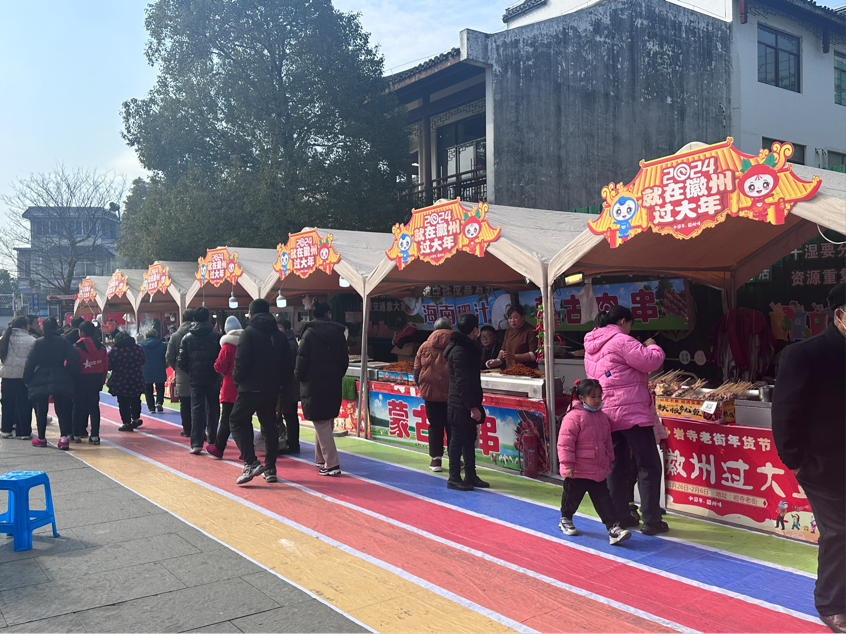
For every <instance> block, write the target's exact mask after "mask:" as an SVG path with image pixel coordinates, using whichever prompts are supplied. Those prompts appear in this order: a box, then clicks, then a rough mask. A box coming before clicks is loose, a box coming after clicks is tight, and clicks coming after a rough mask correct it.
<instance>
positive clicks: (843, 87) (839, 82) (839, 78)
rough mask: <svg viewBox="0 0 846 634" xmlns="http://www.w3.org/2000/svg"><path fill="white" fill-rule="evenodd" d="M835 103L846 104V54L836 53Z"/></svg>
mask: <svg viewBox="0 0 846 634" xmlns="http://www.w3.org/2000/svg"><path fill="white" fill-rule="evenodd" d="M834 103H839V104H840V105H841V106H846V55H844V54H843V53H837V52H835V53H834Z"/></svg>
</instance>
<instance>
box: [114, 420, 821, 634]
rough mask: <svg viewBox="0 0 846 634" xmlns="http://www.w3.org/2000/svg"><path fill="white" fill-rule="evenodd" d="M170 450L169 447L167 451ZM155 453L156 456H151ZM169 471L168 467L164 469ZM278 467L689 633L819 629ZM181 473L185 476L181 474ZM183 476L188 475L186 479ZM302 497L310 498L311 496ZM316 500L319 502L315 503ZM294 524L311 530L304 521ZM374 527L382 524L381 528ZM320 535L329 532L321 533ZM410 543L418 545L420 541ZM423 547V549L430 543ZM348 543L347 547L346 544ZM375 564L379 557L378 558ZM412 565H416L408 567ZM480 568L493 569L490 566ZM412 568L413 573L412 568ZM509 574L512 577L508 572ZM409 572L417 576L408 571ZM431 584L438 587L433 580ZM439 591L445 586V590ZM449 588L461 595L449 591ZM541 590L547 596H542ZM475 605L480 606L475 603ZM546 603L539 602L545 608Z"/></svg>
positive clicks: (460, 517) (470, 519)
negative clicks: (675, 625) (666, 620)
mask: <svg viewBox="0 0 846 634" xmlns="http://www.w3.org/2000/svg"><path fill="white" fill-rule="evenodd" d="M112 409H114V408H112ZM146 426H147V425H145V427H146ZM148 429H150V430H151V431H155V433H156V434H157V435H162V436H164V437H168V438H169V439H173V440H176V439H178V440H179V441H184V442H185V443H186V447H187V439H183V438H181V437H179V435H178V434H179V428H178V427H174V426H171V425H167V424H165V423H161V422H158V421H155V422H153V424H151V425H150V426H149V428H148ZM114 434H115V435H118V436H121V435H122V434H120V432H114ZM126 435H128V434H124V435H123V436H126ZM144 440H145V441H147V442H145V443H140V444H138V449H137V450H138V451H139V453H142V454H143V455H150V452H151V446H150V443H149V439H146V438H145V439H144ZM133 444H135V443H133ZM170 447H171V448H173V449H176V448H175V447H173V446H172V445H171V446H170ZM230 447H233V448H234V443H230ZM155 453H156V455H158V451H156V452H155ZM177 453H179V450H177ZM151 457H152V456H151ZM232 457H233V458H234V457H237V449H235V450H234V451H233V452H232ZM156 459H159V458H156ZM200 462H201V461H198V460H197V457H196V456H190V455H188V454H187V452H185V456H184V457H182V458H179V457H177V463H178V464H179V467H174V468H180V469H182V468H183V467H187V468H191V469H196V468H200V469H202V471H203V472H205V471H206V470H207V468H208V464H211V465H212V466H214V464H213V462H212V461H211V460H208V459H207V460H206V461H205V462H206V463H207V464H206V465H200ZM169 466H174V465H171V464H169ZM280 466H281V467H283V468H284V473H281V474H280V476H281V477H284V478H286V479H291V480H293V481H296V482H297V483H298V484H301V485H303V486H306V487H308V488H310V489H313V490H315V491H317V492H319V493H321V494H324V495H327V496H330V497H334V498H336V499H339V500H343V501H345V502H348V503H350V504H352V505H355V506H358V507H361V508H363V509H367V510H370V511H372V512H376V513H380V514H382V515H385V516H388V517H391V518H392V519H395V520H397V521H399V522H403V523H405V524H407V525H410V526H414V527H417V528H419V529H421V530H423V531H426V532H429V533H432V534H435V535H441V536H443V537H444V538H445V539H448V540H450V541H453V542H456V543H459V544H461V545H464V546H468V547H471V548H474V549H477V550H480V551H482V552H485V553H487V554H490V555H492V556H494V557H497V558H499V559H502V560H505V561H508V562H510V563H513V564H516V565H519V566H522V567H524V568H527V569H529V570H532V571H534V572H537V573H539V574H542V575H545V576H547V577H550V578H553V579H556V580H558V581H561V582H563V583H567V584H570V585H572V586H575V587H579V588H582V589H584V590H588V591H590V592H593V593H596V594H598V595H600V596H605V597H609V598H611V599H613V600H616V601H619V602H621V603H625V604H626V605H629V606H632V607H634V608H637V609H640V610H643V611H645V612H648V613H650V614H654V615H658V616H661V617H663V618H666V619H669V620H671V621H674V622H676V623H679V624H681V625H683V626H686V627H690V628H692V629H697V630H702V631H712V632H737V631H743V632H767V631H779V630H783V629H785V628H787V629H789V630H790V631H797V632H817V631H819V632H825V631H826V630H825V628H824V627H823V626H822V625H821V624H820V625H819V626H816V624H814V623H810V622H808V621H804V620H802V619H798V618H796V617H793V616H790V615H785V614H781V613H777V612H774V611H772V610H770V609H768V608H766V607H762V606H758V605H755V604H752V603H748V602H746V601H742V600H740V599H735V598H733V597H728V596H725V595H723V594H719V593H715V592H712V591H709V590H705V589H701V588H697V587H695V586H690V585H687V584H682V583H679V582H678V581H676V580H673V579H667V578H664V577H662V576H660V575H658V574H655V573H653V572H647V571H643V570H639V569H637V568H635V567H634V566H632V565H630V564H627V563H623V562H615V561H612V560H609V559H606V558H603V557H599V556H596V555H593V554H591V553H585V552H581V551H578V550H576V549H573V548H570V547H567V546H565V545H563V544H556V543H555V542H550V541H549V540H544V539H541V538H539V537H535V536H532V535H528V534H526V533H523V532H521V531H517V530H515V529H513V528H510V527H508V526H504V525H502V524H499V523H496V522H491V521H488V520H485V519H483V518H479V517H476V516H473V515H469V514H466V513H462V512H460V511H457V510H453V509H448V508H444V507H442V506H439V505H436V504H433V503H430V502H426V501H424V500H420V499H418V498H414V497H411V496H408V495H405V494H403V493H401V492H398V491H392V490H390V489H386V488H384V487H379V486H377V485H374V484H370V483H367V482H363V481H361V480H358V479H356V478H354V477H351V478H343V479H342V480H341V481H342V482H343V486H338V482H339V480H337V479H327V478H321V477H319V476H318V475H317V474H316V472H315V471H314V469H313V468H311V467H309V466H308V465H305V464H303V463H301V462H295V461H290V460H285V461H284V462H281V461H280ZM213 471H215V470H213ZM186 473H190V472H189V471H186ZM190 474H191V475H194V474H193V473H190ZM194 477H199V476H194ZM230 477H231V476H230ZM202 479H205V478H202ZM206 481H209V480H206ZM216 486H217V485H216ZM227 490H229V489H227ZM234 490H237V491H243V488H240V487H237V486H236V487H235V488H234ZM244 497H246V495H245V496H244ZM309 497H312V498H313V496H309ZM248 499H250V501H253V502H256V501H255V500H253V499H252V496H250V498H248ZM313 499H316V498H313ZM320 502H321V503H322V504H327V503H326V502H323V501H320ZM256 503H259V502H256ZM266 508H270V507H266ZM339 509H343V511H344V512H345V517H346V516H347V513H349V512H350V511H349V509H344V508H343V507H338V506H337V505H336V506H334V510H332V511H330V513H338V512H339ZM287 510H288V508H287V507H283V509H282V511H281V512H280V511H274V512H280V513H281V514H284V515H285V516H286V517H290V515H289V514H288V513H287V512H286V511H287ZM354 515H355V516H357V517H360V516H361V514H360V513H354ZM292 519H293V518H292ZM371 519H372V518H371ZM296 521H300V520H296ZM353 521H355V520H353ZM374 521H378V520H374ZM301 523H303V524H304V525H307V526H310V527H312V526H311V525H310V524H309V523H308V522H306V521H303V522H301ZM382 524H383V525H384V523H383V522H382ZM312 528H314V527H312ZM330 528H331V527H330ZM314 530H319V531H320V532H326V531H324V530H323V529H318V528H314ZM327 534H329V533H328V532H327ZM331 536H333V537H334V538H335V539H338V540H339V541H343V542H344V543H348V542H347V541H346V540H345V539H343V538H342V537H337V536H335V535H334V534H333V535H331ZM418 539H423V540H425V538H418ZM371 541H372V540H370V539H368V540H366V541H365V542H364V543H363V544H362V546H354V547H356V548H359V549H362V550H365V551H366V552H369V553H370V552H371V551H370V550H368V549H367V546H368V545H369V544H370V543H371ZM425 541H426V542H428V543H429V544H431V541H429V540H425ZM350 545H353V544H352V543H350ZM374 546H375V544H374ZM394 547H396V546H394ZM449 550H450V552H451V553H456V551H455V550H454V549H449ZM458 552H460V551H458ZM392 555H395V554H394V553H392V552H391V551H390V549H389V550H388V552H387V553H386V555H385V557H387V558H385V560H386V561H389V562H390V563H393V564H394V565H398V566H400V567H403V568H405V569H408V570H412V568H411V567H408V568H406V567H405V565H402V564H398V563H396V562H395V561H394V560H393V557H392ZM462 555H463V556H471V555H467V554H466V553H462ZM453 557H454V555H453ZM471 557H472V556H471ZM380 558H382V557H381V556H380ZM415 561H416V560H412V561H411V562H410V563H409V564H408V565H409V566H414V564H415ZM420 561H426V558H425V557H424V558H423V559H422V560H420ZM480 561H484V560H480V559H479V558H477V557H473V562H475V564H474V565H476V566H478V565H479V562H480ZM561 562H566V566H561ZM416 563H417V564H419V561H416ZM485 563H487V562H485ZM488 565H494V566H495V564H488ZM414 567H415V568H416V566H414ZM504 571H508V569H507V568H504V567H502V566H495V570H494V572H493V573H492V574H494V575H501V574H502V573H503V572H504ZM509 572H511V573H512V574H513V571H509ZM414 574H418V573H417V572H415V573H414ZM418 576H421V577H424V578H427V577H426V576H425V575H424V574H419V575H418ZM430 580H431V579H430ZM431 581H433V582H435V583H440V582H436V581H434V580H431ZM534 583H535V585H537V583H538V582H537V581H535V582H534ZM443 587H448V586H446V585H445V586H443ZM543 587H544V588H546V589H550V588H553V587H552V586H548V585H546V584H544V586H543ZM449 589H450V590H452V591H454V592H457V593H458V594H462V593H461V592H458V591H457V590H454V589H452V588H449ZM544 592H545V593H547V592H546V590H545V591H544ZM567 595H568V596H570V597H572V596H574V595H572V594H571V593H567ZM468 598H470V597H468ZM472 600H474V601H477V599H476V598H472ZM477 602H479V603H481V604H483V605H485V604H484V603H482V602H481V601H477ZM591 603H593V602H591ZM549 605H550V604H549V603H547V606H549ZM492 609H497V608H492ZM498 611H501V610H498ZM534 614H540V612H535V613H534ZM508 616H510V618H514V619H515V620H523V619H521V618H519V617H516V616H511V615H508ZM655 627H656V626H655V624H650V628H651V629H654V628H655Z"/></svg>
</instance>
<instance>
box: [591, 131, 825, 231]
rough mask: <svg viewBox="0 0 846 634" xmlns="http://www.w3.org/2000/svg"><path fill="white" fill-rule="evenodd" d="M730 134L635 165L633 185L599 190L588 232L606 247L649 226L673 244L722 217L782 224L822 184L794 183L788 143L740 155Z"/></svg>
mask: <svg viewBox="0 0 846 634" xmlns="http://www.w3.org/2000/svg"><path fill="white" fill-rule="evenodd" d="M732 143H733V139H732V138H731V137H729V138H728V139H726V140H725V142H723V143H717V144H715V145H709V146H707V147H703V148H699V149H696V150H691V151H690V152H684V153H682V154H674V155H672V156H667V157H664V158H660V159H656V160H654V161H641V163H640V171H639V172H638V174H637V176H635V178H634V180H633V181H632V182H631V183H629V184H628V185H626V186H625V187H624V186H623V184H622V183H617V184H614V183H609V184H608V185H607V186H606V187H603V188H602V198H603V200H604V201H605V202H604V203H603V204H602V213H601V214H600V216H599V218H597V219H596V220H595V221H589V222H588V227H589V228H590V230H591V231H592V232H593V233H594V234H596V235H603V236H605V238H606V239H607V240H608V242H609V244H610V245H611V248H615V247H617V246H619V245H620V244H622V243H623V242H625V241H626V240H629V239H630V238H633V237H634V236H636V235H637V234H639V233H640V232H641V231H645V230H646V229H652V231H653V232H655V233H666V234H669V235H672V236H674V237H676V238H679V239H688V238H694V237H696V236H698V235H699V234H700V233H701V232H702V231H703V230H705V229H707V228H709V227H714V226H716V225H718V224H719V223H721V222H723V221H724V220H725V219H726V216H729V215H731V216H742V217H744V218H751V219H752V220H759V221H762V222H769V223H770V224H774V225H781V224H784V219H785V217H786V216H787V215H788V213H789V212H790V209H791V208H792V207H793V205H795V204H796V203H797V202H799V201H802V200H808V199H809V198H811V197H812V196H813V195H814V194H816V193H817V191H818V190H819V188H820V185H821V184H822V181H821V180H820V179H819V177H818V176H814V178H813V180H812V181H811V182H807V181H803V180H801V179H800V178H797V177H796V175H795V174H793V172H792V171H791V165H790V164H789V163H787V159H788V158H790V156H792V155H793V146H792V145H791V144H790V143H783V144H782V143H773V145H772V150H771V151H770V150H761V151H760V152H759V153H758V154H757V155H752V154H743V153H742V152H740V151H738V150H736V149H735V148H734V146H733V145H732Z"/></svg>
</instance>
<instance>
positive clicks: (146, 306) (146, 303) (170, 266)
mask: <svg viewBox="0 0 846 634" xmlns="http://www.w3.org/2000/svg"><path fill="white" fill-rule="evenodd" d="M154 270H155V271H156V272H157V273H160V272H162V271H165V270H166V271H167V278H168V280H169V281H168V282H167V284H166V285H164V289H162V287H161V285H160V286H159V290H156V291H155V292H153V293H152V294H150V293H149V292H140V291H141V290H142V288H143V286H144V282H143V281H142V282H141V284H139V285H138V286H135V287H134V288H133V289H132V290H135V289H138V291H139V292H138V296H137V297H138V298H137V300H136V302H135V310H136V311H137V312H138V313H156V312H175V313H181V312H182V311H183V310H184V309H185V298H186V296H187V294H188V289H189V288H191V284H192V283H193V281H194V273H195V272H196V270H197V264H196V263H195V262H154V263H153V264H151V265H150V267H148V269H147V271H145V273H146V274H147V276H148V277H147V279H150V278H149V276H150V274H151V273H153V272H154Z"/></svg>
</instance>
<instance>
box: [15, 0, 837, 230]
mask: <svg viewBox="0 0 846 634" xmlns="http://www.w3.org/2000/svg"><path fill="white" fill-rule="evenodd" d="M515 1H516V0H495V1H493V2H492V1H490V0H487V1H486V0H464V1H462V2H456V1H455V0H424V1H423V2H420V1H419V0H416V1H413V2H412V1H409V0H336V2H335V6H337V7H338V8H339V9H341V10H344V11H358V12H360V13H361V20H362V23H363V25H364V28H365V29H366V30H368V31H369V32H371V33H372V34H373V42H375V43H377V44H378V45H379V46H380V47H381V50H382V53H383V54H384V55H385V67H386V72H397V71H399V70H402V69H404V68H408V67H410V66H413V65H414V64H416V63H419V62H420V61H422V60H423V59H426V58H428V57H431V56H434V55H437V54H439V53H442V52H444V51H446V50H449V49H450V48H452V47H454V46H458V34H459V32H460V31H461V29H464V28H472V29H476V30H479V31H484V32H488V33H490V32H495V31H499V30H501V29H502V28H503V27H504V25H503V23H502V14H503V11H504V9H505V7H507V6H510V5H511V4H514V2H515ZM842 2H843V0H823V1H822V2H821V4H826V5H827V6H839V5H840V4H842ZM147 4H148V0H73V1H71V0H38V1H37V2H32V1H22V2H13V1H11V0H9V1H7V2H4V3H3V9H2V20H0V193H10V183H11V182H12V181H14V180H15V179H16V178H24V177H26V176H27V175H29V174H31V173H34V172H49V171H50V170H52V169H53V167H54V166H55V164H56V162H57V161H62V162H63V163H64V164H65V165H66V166H68V167H71V168H73V167H85V168H97V169H98V170H101V171H107V170H116V171H118V172H121V173H124V174H126V176H127V177H129V178H130V179H132V178H134V177H137V176H143V175H144V171H143V169H142V168H141V166H140V165H139V163H138V161H137V159H136V158H135V154H134V152H133V151H132V150H131V149H130V148H128V147H127V146H126V145H125V143H124V141H123V139H121V136H120V132H121V127H122V126H121V118H120V106H121V103H122V102H123V101H124V100H126V99H129V98H131V97H139V98H141V97H144V96H145V95H146V94H147V92H148V91H149V89H150V88H151V87H152V85H153V82H154V80H155V69H153V68H151V67H150V66H148V65H147V63H146V59H145V58H144V54H143V52H144V44H145V42H146V39H147V33H146V31H145V30H144V9H145V7H146V6H147ZM2 214H3V215H5V209H3V210H2ZM0 223H2V220H0Z"/></svg>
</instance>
